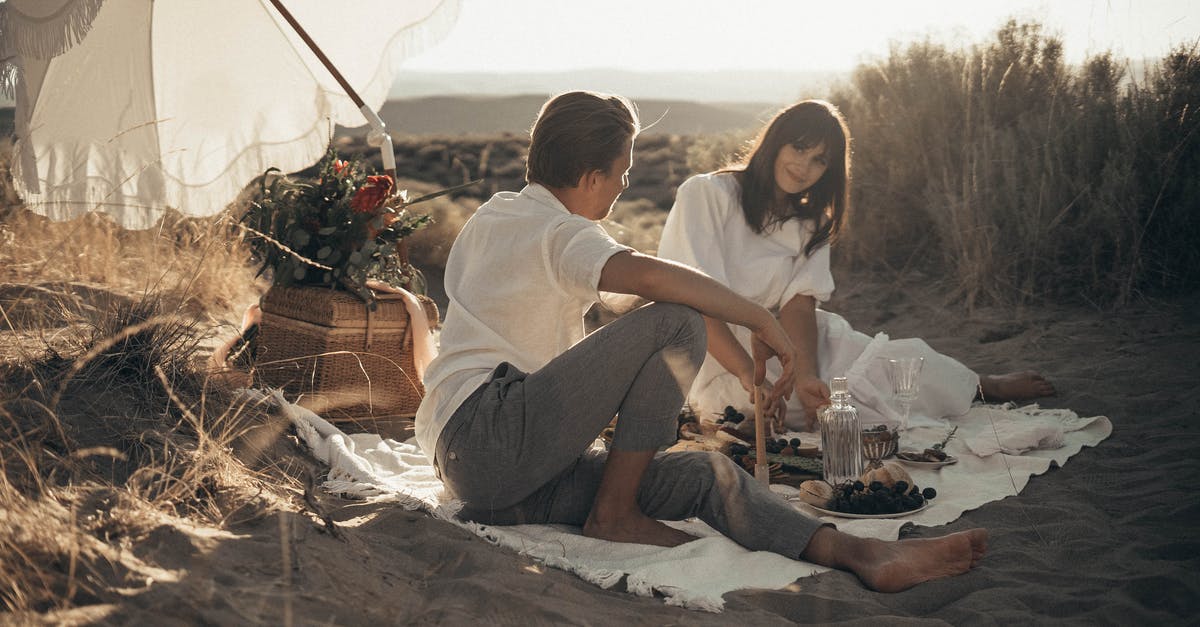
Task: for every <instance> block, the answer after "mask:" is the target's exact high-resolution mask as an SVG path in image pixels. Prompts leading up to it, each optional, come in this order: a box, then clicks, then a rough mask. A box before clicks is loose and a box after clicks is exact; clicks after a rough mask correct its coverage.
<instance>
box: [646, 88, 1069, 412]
mask: <svg viewBox="0 0 1200 627" xmlns="http://www.w3.org/2000/svg"><path fill="white" fill-rule="evenodd" d="M849 195H850V132H849V130H848V129H847V126H846V121H845V119H844V118H843V117H842V115H841V113H840V112H839V111H838V110H837V109H836V108H835V107H834V106H833V105H831V104H829V103H828V102H824V101H821V100H806V101H804V102H800V103H798V104H796V105H793V106H792V107H790V108H788V109H785V110H784V111H782V112H780V113H779V114H778V115H776V116H775V118H774V119H773V120H771V122H770V123H769V124H768V125H767V126H766V128H764V129H763V131H762V133H761V134H760V135H759V137H758V139H757V141H756V142H755V143H754V145H753V147H752V148H751V150H750V151H749V156H748V158H747V159H745V161H744V162H743V163H742V164H740V165H737V166H733V167H730V168H727V169H724V170H720V171H717V172H712V173H709V174H701V175H698V176H695V177H692V178H690V179H688V180H687V181H685V182H684V183H683V185H681V186H680V187H679V191H678V192H677V196H676V200H675V206H674V207H673V208H672V210H671V213H670V215H669V216H668V217H667V222H666V225H665V226H664V228H663V234H662V241H661V243H660V245H659V250H658V255H659V257H661V258H664V259H672V260H675V261H679V262H682V263H686V264H688V265H691V266H694V267H696V268H699V269H700V270H703V271H704V272H705V273H707V274H708V275H709V276H712V277H713V278H715V279H717V280H718V281H720V282H721V283H724V284H725V285H727V286H729V287H730V288H731V289H733V290H734V291H735V292H737V293H738V294H740V295H742V296H744V297H746V298H748V299H750V300H751V301H754V302H755V303H758V304H759V305H762V306H763V307H766V308H767V309H769V310H771V311H772V312H774V313H775V314H776V316H777V318H778V319H779V322H780V324H781V325H782V326H783V328H784V329H785V331H786V332H787V334H788V336H789V337H790V338H791V340H792V343H793V344H795V346H796V348H797V355H798V356H799V359H798V360H797V363H796V370H795V376H796V380H795V384H794V391H795V396H794V397H793V399H794V400H793V406H792V407H791V408H787V407H785V406H782V405H781V406H780V407H779V408H778V411H782V412H784V413H786V417H785V423H786V424H787V426H788V427H789V428H792V429H811V428H812V425H813V421H814V420H815V418H816V412H817V409H818V408H819V407H820V406H821V405H824V404H826V403H828V396H829V391H828V388H827V387H826V385H825V383H824V381H827V380H828V379H829V377H831V376H838V375H842V374H846V375H847V376H848V377H849V379H850V386H851V393H852V394H853V395H854V397H855V399H856V401H857V403H856V404H857V405H858V407H859V410H860V418H861V419H862V420H863V421H864V422H872V423H893V424H895V423H897V422H899V421H900V418H901V417H900V416H899V415H898V413H897V412H896V411H895V410H894V409H892V408H891V407H890V404H889V402H888V401H889V399H890V389H891V388H890V386H889V383H888V379H887V374H886V371H885V366H884V364H885V363H886V361H885V360H884V359H882V358H885V357H899V356H911V357H916V356H921V357H924V358H925V364H924V368H923V370H922V374H921V379H920V381H921V394H920V397H919V399H918V400H917V402H916V403H915V404H914V405H913V412H914V413H919V414H923V415H926V416H930V417H934V418H940V417H943V416H950V415H958V414H962V413H964V412H966V411H967V409H968V408H969V407H970V405H971V402H972V400H973V399H975V398H979V397H982V398H983V399H986V400H988V401H996V400H1025V399H1030V398H1037V397H1041V396H1049V395H1052V394H1054V388H1053V386H1051V385H1050V383H1049V382H1048V381H1046V380H1045V379H1044V378H1043V377H1042V376H1041V375H1039V374H1037V373H1035V372H1029V371H1025V372H1015V373H1009V374H1005V375H984V376H979V375H977V374H976V373H974V372H972V371H971V370H970V369H968V368H966V367H965V366H963V365H962V364H961V363H959V362H957V361H955V360H954V359H951V358H950V357H947V356H945V355H940V354H938V353H936V352H934V351H933V350H932V349H930V348H929V346H928V345H926V344H925V342H923V341H921V340H919V339H907V340H896V341H889V340H888V339H887V337H886V336H884V335H882V334H880V335H878V336H876V337H875V338H874V339H872V338H870V337H868V336H866V335H864V334H862V333H859V332H857V331H855V330H854V329H852V328H851V327H850V325H849V324H848V323H847V322H846V320H845V319H844V318H842V317H841V316H838V315H836V314H832V313H829V312H826V311H823V310H821V309H818V308H817V304H818V303H820V302H823V301H826V300H828V299H829V296H830V294H832V292H833V289H834V283H833V276H832V274H831V273H830V268H829V245H830V244H831V243H832V242H833V241H835V240H836V238H837V235H838V233H839V232H840V231H841V228H842V225H843V221H844V220H845V216H846V210H847V206H848V204H849ZM705 323H706V327H707V330H708V341H709V345H708V356H707V358H706V359H705V362H704V364H703V366H702V367H701V369H700V373H699V375H698V376H697V378H696V380H695V383H694V385H693V386H692V389H691V393H690V394H689V399H690V402H691V403H692V406H693V408H694V409H696V410H697V412H699V413H701V415H711V414H712V413H715V412H720V410H721V408H724V407H725V406H726V405H731V404H732V405H734V406H743V405H745V404H746V402H747V401H745V400H744V399H746V393H745V391H747V390H749V389H750V386H751V384H752V382H751V375H752V369H751V361H750V357H749V354H748V352H747V347H748V346H749V344H748V342H749V336H748V335H747V334H746V333H745V332H744V331H742V330H740V329H737V328H731V327H730V326H729V325H727V324H725V323H722V322H720V321H717V320H714V319H712V318H706V319H705ZM770 374H772V373H771V372H768V375H770Z"/></svg>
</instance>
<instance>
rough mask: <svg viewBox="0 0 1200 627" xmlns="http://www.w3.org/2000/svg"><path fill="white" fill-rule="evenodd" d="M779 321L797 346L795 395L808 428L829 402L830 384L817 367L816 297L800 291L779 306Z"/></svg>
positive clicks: (811, 426)
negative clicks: (821, 376) (826, 382)
mask: <svg viewBox="0 0 1200 627" xmlns="http://www.w3.org/2000/svg"><path fill="white" fill-rule="evenodd" d="M779 323H780V324H781V325H782V326H783V330H784V331H785V332H786V333H787V334H788V338H789V339H791V341H792V344H793V345H794V346H795V347H796V383H795V386H796V396H797V400H798V401H799V402H800V405H801V406H802V407H803V408H804V419H805V420H806V421H807V422H808V427H809V429H811V428H813V426H814V423H815V421H816V419H817V410H818V409H820V407H821V406H823V405H828V404H829V388H828V387H827V386H826V385H825V383H824V382H823V381H821V378H820V376H819V370H818V369H817V301H816V299H814V298H813V297H812V296H808V295H805V294H797V295H795V296H793V297H792V299H791V300H789V301H788V302H787V303H786V304H785V305H784V306H783V308H782V309H780V310H779Z"/></svg>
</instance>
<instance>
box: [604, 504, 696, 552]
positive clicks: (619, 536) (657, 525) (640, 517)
mask: <svg viewBox="0 0 1200 627" xmlns="http://www.w3.org/2000/svg"><path fill="white" fill-rule="evenodd" d="M583 535H585V536H587V537H589V538H598V539H600V540H610V541H612V542H632V543H635V544H654V545H657V546H679V545H681V544H685V543H687V542H691V541H692V540H695V539H696V536H693V535H691V534H689V533H684V532H682V531H680V530H678V529H675V528H674V527H671V526H669V525H666V524H663V523H662V522H660V521H657V520H654V519H653V518H650V517H649V516H646V515H645V514H643V513H641V512H634V513H630V514H627V515H625V516H621V517H619V518H612V517H608V518H602V517H599V516H596V515H595V512H594V511H593V513H592V514H591V515H589V516H588V519H587V522H585V523H584V524H583Z"/></svg>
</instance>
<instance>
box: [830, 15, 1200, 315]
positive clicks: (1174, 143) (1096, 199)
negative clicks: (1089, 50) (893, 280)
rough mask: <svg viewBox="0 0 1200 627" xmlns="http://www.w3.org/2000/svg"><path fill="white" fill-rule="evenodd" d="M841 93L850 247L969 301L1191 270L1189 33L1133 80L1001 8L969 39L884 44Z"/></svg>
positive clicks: (1183, 278) (1083, 292) (1087, 289)
mask: <svg viewBox="0 0 1200 627" xmlns="http://www.w3.org/2000/svg"><path fill="white" fill-rule="evenodd" d="M833 100H834V101H835V102H837V103H838V104H839V106H840V107H841V108H842V110H843V112H845V114H846V116H847V119H848V121H849V123H850V127H851V130H852V132H853V134H854V136H855V140H854V142H855V144H854V145H855V151H854V154H855V162H854V167H855V178H854V199H853V201H854V202H853V204H854V207H855V211H854V213H853V214H852V216H851V218H850V229H849V232H848V234H847V236H846V237H845V238H844V239H843V242H844V244H843V253H844V254H845V255H846V256H847V257H848V258H849V259H850V260H851V261H853V262H854V263H858V264H864V265H882V266H887V267H892V268H898V269H900V270H901V271H904V270H906V269H910V268H921V269H923V270H925V271H926V272H928V273H930V274H933V275H936V276H945V277H949V278H952V279H953V284H954V287H955V288H956V290H955V292H956V294H957V295H958V296H960V297H962V298H963V299H964V300H965V302H966V303H967V305H968V306H972V305H974V304H975V303H977V302H984V301H991V302H995V301H1002V302H1007V301H1023V300H1028V299H1032V298H1063V297H1065V298H1071V299H1086V300H1090V301H1092V302H1097V303H1101V302H1102V303H1109V304H1114V305H1115V304H1122V303H1126V302H1128V301H1129V300H1131V299H1132V298H1134V297H1135V296H1136V295H1137V294H1138V293H1140V292H1141V291H1143V290H1145V289H1149V288H1155V287H1156V288H1165V289H1175V288H1181V287H1188V286H1190V287H1195V286H1196V285H1197V279H1200V269H1198V268H1200V263H1198V262H1200V259H1198V258H1197V257H1198V256H1200V253H1198V252H1197V248H1196V246H1195V242H1196V241H1200V239H1198V238H1200V218H1198V217H1197V215H1198V213H1197V211H1198V210H1200V206H1198V204H1200V195H1197V192H1198V191H1200V190H1197V179H1196V176H1195V173H1196V172H1198V171H1200V134H1198V133H1197V128H1200V114H1197V112H1196V109H1197V106H1198V105H1200V54H1198V53H1197V49H1196V48H1195V47H1194V46H1193V47H1191V48H1181V49H1179V50H1177V51H1175V52H1173V53H1172V54H1171V55H1170V56H1168V57H1167V59H1166V60H1164V61H1163V63H1162V64H1161V66H1160V67H1159V68H1157V69H1153V70H1152V71H1151V72H1150V73H1149V74H1148V76H1147V78H1146V79H1145V80H1144V81H1143V82H1140V83H1139V82H1136V81H1130V80H1126V77H1125V76H1124V70H1123V68H1122V67H1121V66H1119V65H1118V64H1117V63H1115V62H1114V60H1113V59H1112V57H1111V56H1110V55H1109V54H1107V53H1105V54H1101V55H1097V56H1094V57H1092V58H1090V59H1088V60H1087V61H1086V62H1085V63H1084V64H1083V65H1082V66H1081V67H1079V68H1070V67H1068V66H1066V65H1065V64H1064V63H1063V61H1062V44H1061V42H1060V41H1059V40H1058V39H1056V38H1054V37H1050V36H1047V35H1045V34H1044V33H1043V32H1042V29H1041V27H1040V26H1039V25H1037V24H1020V23H1017V22H1015V21H1010V22H1009V23H1007V24H1005V25H1004V26H1003V27H1002V28H1001V29H1000V30H999V31H998V32H997V33H996V37H995V40H994V41H992V42H990V43H988V44H986V45H981V46H976V47H973V48H971V49H967V50H952V49H949V48H946V47H944V46H942V45H940V44H936V43H932V42H928V41H926V42H922V43H918V44H913V45H910V46H908V47H904V48H894V49H893V50H892V51H891V53H890V55H889V56H888V57H887V58H886V59H884V60H882V61H880V62H877V63H873V64H868V65H863V66H860V67H859V68H858V69H857V70H856V71H855V73H854V76H853V81H852V85H851V86H850V87H848V88H844V89H842V90H841V91H840V92H839V93H837V94H835V96H834V97H833Z"/></svg>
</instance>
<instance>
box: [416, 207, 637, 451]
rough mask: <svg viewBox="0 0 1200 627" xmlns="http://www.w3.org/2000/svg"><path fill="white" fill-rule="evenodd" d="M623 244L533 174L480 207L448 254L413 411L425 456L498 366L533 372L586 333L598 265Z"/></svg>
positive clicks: (596, 295)
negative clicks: (442, 299)
mask: <svg viewBox="0 0 1200 627" xmlns="http://www.w3.org/2000/svg"><path fill="white" fill-rule="evenodd" d="M628 250H632V249H630V248H629V247H627V246H623V245H621V244H619V243H617V242H616V241H614V240H613V239H612V237H610V236H609V235H608V233H606V232H605V231H604V229H603V228H601V227H600V225H599V224H598V223H596V222H593V221H591V220H588V219H587V218H584V217H582V216H578V215H575V214H572V213H571V212H569V211H567V208H566V207H565V206H563V204H562V203H561V202H559V200H558V199H557V198H555V197H554V194H552V193H550V190H548V189H546V188H545V187H542V186H541V185H538V184H536V183H533V184H530V185H527V186H526V187H525V189H523V190H521V192H520V193H513V192H500V193H499V194H496V195H495V196H493V197H492V198H491V199H490V200H488V201H487V202H486V203H484V204H483V205H482V206H481V207H479V210H478V211H477V212H475V215H474V216H472V217H471V219H470V220H468V221H467V223H466V225H464V226H463V229H462V232H460V233H459V235H458V238H457V239H456V240H455V241H454V246H453V247H452V248H451V249H450V257H449V259H448V260H447V262H446V277H445V288H446V296H447V297H449V300H450V304H449V307H448V308H447V310H446V321H445V323H444V324H443V325H442V333H441V347H440V354H439V355H438V357H437V358H436V359H434V360H433V362H432V363H430V364H429V368H428V369H427V370H426V372H425V389H426V395H425V398H424V399H423V400H422V401H421V406H420V408H419V409H418V410H417V417H416V436H417V443H418V444H419V445H420V446H421V450H423V451H425V455H426V456H427V457H429V458H430V460H431V461H432V459H433V455H434V448H435V447H436V445H437V441H438V437H439V435H441V432H442V428H443V427H444V426H445V425H446V422H447V421H449V419H450V416H451V415H453V414H454V411H455V410H457V409H458V407H459V405H461V404H462V403H463V401H465V400H466V399H467V397H468V396H470V395H471V393H472V392H474V391H475V390H476V389H477V388H478V387H479V386H480V385H482V384H483V383H484V382H485V381H487V378H488V376H489V375H490V374H491V372H492V370H494V369H495V368H496V366H498V365H500V363H501V362H508V363H510V364H512V365H514V366H516V367H517V368H519V369H521V370H522V371H524V372H534V371H536V370H538V369H540V368H541V367H542V366H544V365H546V363H547V362H549V361H550V360H551V359H553V358H554V357H556V356H558V355H559V354H561V353H562V352H563V351H565V350H567V349H568V348H570V347H571V346H573V345H574V344H575V343H576V342H578V341H579V340H581V339H583V336H584V330H583V315H584V313H586V312H587V310H588V308H589V307H591V306H592V304H593V303H595V302H597V301H598V300H600V294H599V292H598V291H597V290H598V286H599V284H600V272H601V270H603V269H604V264H606V263H607V262H608V260H609V258H611V257H612V256H613V255H615V254H617V253H620V252H625V251H628Z"/></svg>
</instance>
